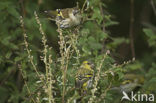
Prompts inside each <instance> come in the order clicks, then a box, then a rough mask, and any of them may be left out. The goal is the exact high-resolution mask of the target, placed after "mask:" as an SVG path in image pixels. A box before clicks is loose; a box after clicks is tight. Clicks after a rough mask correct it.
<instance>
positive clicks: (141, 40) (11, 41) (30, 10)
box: [0, 0, 156, 103]
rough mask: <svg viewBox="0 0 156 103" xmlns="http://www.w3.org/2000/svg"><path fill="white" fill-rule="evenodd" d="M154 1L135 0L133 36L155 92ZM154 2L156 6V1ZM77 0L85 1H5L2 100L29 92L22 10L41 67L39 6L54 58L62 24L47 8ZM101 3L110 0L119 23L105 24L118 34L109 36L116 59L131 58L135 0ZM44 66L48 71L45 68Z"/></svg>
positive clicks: (0, 15)
mask: <svg viewBox="0 0 156 103" xmlns="http://www.w3.org/2000/svg"><path fill="white" fill-rule="evenodd" d="M98 1H99V0H97V2H98ZM151 1H152V0H134V23H133V39H134V50H135V58H136V60H137V62H138V65H139V66H138V67H136V68H139V69H141V71H143V72H144V75H145V77H146V81H145V84H144V86H143V88H144V89H146V90H149V91H150V93H155V92H156V89H155V88H154V86H156V15H155V13H154V9H153V8H152V5H151ZM153 1H154V5H155V6H156V1H155V0H153ZM76 2H79V5H80V7H82V5H83V3H84V1H83V0H0V103H21V102H22V100H23V99H22V98H24V96H25V95H24V93H23V89H22V88H23V85H24V81H23V79H22V75H21V73H20V70H19V68H18V65H19V64H22V68H26V69H27V70H28V71H29V72H32V70H31V69H30V67H31V66H30V64H29V63H28V62H27V61H28V59H27V53H26V52H25V47H24V42H23V31H22V29H21V27H20V26H21V24H20V22H19V17H20V16H21V15H22V16H23V18H24V23H25V29H26V32H27V35H28V41H29V45H30V48H31V49H32V54H33V55H34V58H35V63H38V67H41V68H42V67H43V64H42V63H40V57H39V56H40V54H41V51H42V43H41V35H40V32H39V30H38V28H39V27H38V25H37V23H36V20H35V16H34V11H36V12H37V14H38V15H39V18H40V20H41V23H42V26H43V30H44V31H45V33H46V36H47V43H48V45H49V46H51V47H53V49H52V51H51V52H52V54H53V58H54V59H55V58H57V56H58V55H59V45H58V40H59V38H58V33H57V32H56V29H57V26H56V25H55V22H51V21H49V20H47V19H46V17H45V15H44V11H45V10H55V9H57V8H70V7H74V6H76ZM95 2H96V1H95ZM101 2H102V3H103V4H104V5H105V6H104V8H103V9H104V14H106V15H108V14H109V15H111V20H110V21H115V23H114V24H115V25H110V26H106V31H107V34H108V35H109V36H110V37H112V38H113V39H112V40H110V39H106V41H105V43H106V45H108V48H109V49H110V50H112V51H113V53H112V54H111V55H112V57H113V59H115V61H116V63H119V64H120V63H122V62H124V61H127V60H131V59H132V54H131V47H130V41H129V40H130V37H129V32H130V19H131V15H130V8H131V2H130V0H101ZM104 19H106V18H104ZM106 21H107V20H106ZM87 26H88V25H87V24H86V27H87ZM88 27H89V26H88ZM95 35H96V34H95ZM126 41H127V42H126ZM100 43H101V42H100ZM101 45H102V43H101ZM136 65H137V64H136ZM134 68H135V67H134ZM41 71H44V70H42V69H41Z"/></svg>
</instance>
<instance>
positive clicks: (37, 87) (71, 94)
mask: <svg viewBox="0 0 156 103" xmlns="http://www.w3.org/2000/svg"><path fill="white" fill-rule="evenodd" d="M86 1H87V0H86ZM62 2H66V1H65V0H62ZM76 2H77V1H76V0H73V1H72V2H70V3H69V4H68V5H63V4H61V1H55V0H52V1H50V0H45V1H43V0H36V1H24V0H19V1H16V0H8V1H6V0H1V1H0V24H1V25H0V103H73V102H74V101H78V99H79V98H80V95H79V94H78V92H77V90H76V89H75V76H76V73H77V70H78V69H79V67H80V65H81V64H82V62H83V61H84V60H89V61H92V62H93V63H94V65H95V67H94V72H95V73H94V79H93V86H92V88H90V89H88V90H87V94H86V95H85V96H84V97H83V98H81V102H82V103H87V102H88V103H120V102H121V98H122V92H121V88H120V86H121V84H122V83H123V82H124V77H125V75H126V74H134V75H141V76H142V77H143V83H142V84H141V87H140V86H139V91H140V92H141V93H146V94H151V93H152V94H156V89H155V85H156V69H155V68H156V63H155V59H156V52H155V50H156V35H155V34H156V33H155V29H153V28H150V27H148V28H143V29H142V30H141V31H142V35H143V36H142V37H144V42H146V43H147V44H148V45H149V49H150V51H147V52H146V51H145V52H144V51H139V52H143V56H142V57H140V58H138V59H136V60H134V58H130V59H129V60H127V61H126V60H124V61H122V60H121V59H120V54H117V51H118V49H119V47H120V46H121V45H123V44H125V45H128V44H129V43H130V39H129V38H126V37H124V36H123V37H116V36H112V33H111V32H112V31H111V27H113V26H118V25H120V22H117V21H115V19H114V15H113V14H111V13H110V12H109V11H108V9H109V6H107V5H111V3H114V2H115V0H109V1H106V0H89V7H88V9H87V10H84V11H83V14H82V15H83V18H84V22H83V23H82V24H81V25H79V26H77V27H73V28H69V29H60V28H57V25H55V22H51V21H49V20H48V19H46V16H45V15H44V14H43V11H44V10H47V9H56V8H61V7H62V8H68V6H70V7H74V6H75V5H76ZM78 2H79V6H80V8H82V6H83V5H85V1H83V0H80V1H78ZM115 3H116V2H115ZM71 5H72V6H71ZM73 5H74V6H73ZM85 7H86V5H85ZM112 8H113V7H112ZM114 8H115V7H114ZM117 11H118V10H117ZM118 58H119V59H118ZM125 58H127V57H125ZM114 87H117V88H118V90H114V89H113V88H114ZM129 88H130V87H129ZM132 90H134V88H133V89H132ZM134 91H136V92H137V90H134ZM155 96H156V95H155ZM155 101H156V100H155ZM124 102H125V103H129V101H124Z"/></svg>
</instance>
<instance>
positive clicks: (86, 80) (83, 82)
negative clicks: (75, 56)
mask: <svg viewBox="0 0 156 103" xmlns="http://www.w3.org/2000/svg"><path fill="white" fill-rule="evenodd" d="M93 67H94V64H92V63H90V62H89V61H83V63H82V65H81V66H80V68H79V70H78V72H77V75H76V80H75V87H76V88H78V89H80V91H81V95H82V94H84V93H85V92H86V91H87V89H88V88H91V86H92V80H93V77H94V70H93Z"/></svg>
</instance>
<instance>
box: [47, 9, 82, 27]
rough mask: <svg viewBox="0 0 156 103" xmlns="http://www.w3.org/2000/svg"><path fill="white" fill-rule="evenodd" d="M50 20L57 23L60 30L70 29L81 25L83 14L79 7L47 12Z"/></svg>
mask: <svg viewBox="0 0 156 103" xmlns="http://www.w3.org/2000/svg"><path fill="white" fill-rule="evenodd" d="M45 13H47V14H48V16H50V20H53V21H56V24H57V25H58V26H59V27H60V28H69V27H73V26H76V25H79V24H80V23H81V18H82V16H81V14H80V9H79V8H78V7H74V8H66V9H57V10H56V11H51V10H50V11H45Z"/></svg>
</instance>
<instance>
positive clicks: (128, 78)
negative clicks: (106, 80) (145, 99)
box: [111, 73, 144, 93]
mask: <svg viewBox="0 0 156 103" xmlns="http://www.w3.org/2000/svg"><path fill="white" fill-rule="evenodd" d="M143 83H144V76H142V75H139V74H132V73H129V74H125V75H124V80H123V82H122V83H121V84H120V86H118V87H113V88H111V90H118V91H119V92H127V93H128V92H131V91H133V90H134V91H135V90H137V89H139V88H140V87H141V86H142V85H143Z"/></svg>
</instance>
